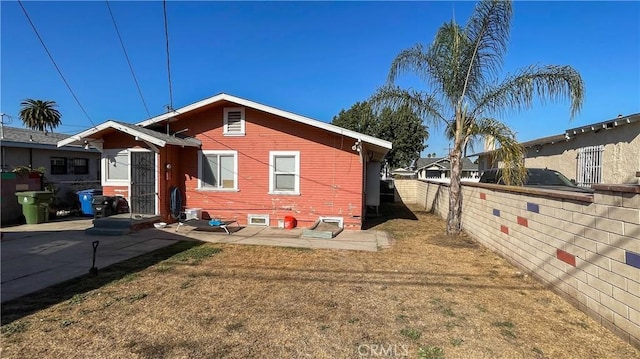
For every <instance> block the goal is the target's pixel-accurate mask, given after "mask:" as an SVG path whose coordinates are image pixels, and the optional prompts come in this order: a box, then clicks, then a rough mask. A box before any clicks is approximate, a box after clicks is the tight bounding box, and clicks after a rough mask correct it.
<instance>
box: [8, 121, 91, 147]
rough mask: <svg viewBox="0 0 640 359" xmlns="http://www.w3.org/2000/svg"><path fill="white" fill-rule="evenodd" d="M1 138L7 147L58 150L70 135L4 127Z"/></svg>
mask: <svg viewBox="0 0 640 359" xmlns="http://www.w3.org/2000/svg"><path fill="white" fill-rule="evenodd" d="M0 137H1V138H0V143H2V146H6V147H23V148H56V147H57V144H58V142H59V141H62V140H65V139H67V138H69V135H65V134H62V133H53V132H43V131H36V130H31V129H27V128H18V127H8V126H2V128H1V130H0ZM66 149H69V150H74V151H77V150H80V149H81V148H79V147H78V146H69V148H66ZM93 151H95V150H93Z"/></svg>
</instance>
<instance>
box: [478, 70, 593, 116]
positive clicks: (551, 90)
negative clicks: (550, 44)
mask: <svg viewBox="0 0 640 359" xmlns="http://www.w3.org/2000/svg"><path fill="white" fill-rule="evenodd" d="M535 98H537V99H538V100H540V101H541V102H543V103H544V102H545V101H558V100H563V99H568V100H569V101H570V102H571V118H573V117H574V116H575V115H576V114H577V113H578V112H579V111H580V109H581V108H582V101H583V99H584V82H583V81H582V77H581V76H580V74H579V73H578V72H577V71H576V70H574V69H573V68H572V67H571V66H556V65H548V66H544V67H538V66H530V67H527V68H525V69H523V70H521V71H519V72H518V73H517V74H515V75H513V76H510V77H508V78H506V79H505V80H504V81H503V82H502V83H501V84H499V85H497V86H494V87H492V88H489V89H488V90H487V91H486V92H485V94H484V95H483V96H482V97H481V98H479V100H478V102H477V103H476V104H475V109H474V111H473V113H474V115H481V114H483V113H492V114H497V113H504V112H505V111H508V110H515V111H522V110H524V109H529V108H531V107H532V105H533V101H534V99H535Z"/></svg>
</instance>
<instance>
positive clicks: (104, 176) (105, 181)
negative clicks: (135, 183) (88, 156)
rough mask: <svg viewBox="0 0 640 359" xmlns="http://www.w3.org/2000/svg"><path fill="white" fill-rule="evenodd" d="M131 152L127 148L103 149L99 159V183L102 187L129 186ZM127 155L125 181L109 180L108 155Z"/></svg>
mask: <svg viewBox="0 0 640 359" xmlns="http://www.w3.org/2000/svg"><path fill="white" fill-rule="evenodd" d="M130 152H131V151H130V150H129V149H127V148H116V149H105V150H104V151H103V152H102V158H101V167H102V171H101V176H100V177H101V180H102V181H101V182H102V185H103V186H129V184H130V182H131V181H130V180H129V179H130V178H131V155H130V154H129V153H130ZM122 153H124V154H126V155H127V178H125V179H109V158H108V157H109V155H117V154H122Z"/></svg>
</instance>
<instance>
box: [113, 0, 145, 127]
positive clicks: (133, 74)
mask: <svg viewBox="0 0 640 359" xmlns="http://www.w3.org/2000/svg"><path fill="white" fill-rule="evenodd" d="M105 3H106V4H107V9H109V15H111V21H113V27H114V28H115V29H116V34H118V40H120V46H122V52H124V57H125V58H126V59H127V64H129V70H131V76H133V82H135V84H136V88H137V89H138V94H140V99H141V100H142V105H143V106H144V110H145V111H146V112H147V116H148V117H149V118H151V114H150V113H149V108H148V107H147V103H146V102H145V101H144V96H142V90H141V89H140V84H139V83H138V78H136V73H135V72H134V71H133V65H131V60H130V59H129V55H128V54H127V49H126V48H125V47H124V42H123V41H122V36H120V30H118V24H116V19H115V17H114V16H113V12H112V11H111V6H110V5H109V0H105Z"/></svg>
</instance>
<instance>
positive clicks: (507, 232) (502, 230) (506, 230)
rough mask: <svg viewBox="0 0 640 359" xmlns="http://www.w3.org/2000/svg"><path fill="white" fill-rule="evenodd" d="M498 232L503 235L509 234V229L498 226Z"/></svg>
mask: <svg viewBox="0 0 640 359" xmlns="http://www.w3.org/2000/svg"><path fill="white" fill-rule="evenodd" d="M500 232H502V233H505V234H509V227H507V226H500Z"/></svg>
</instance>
